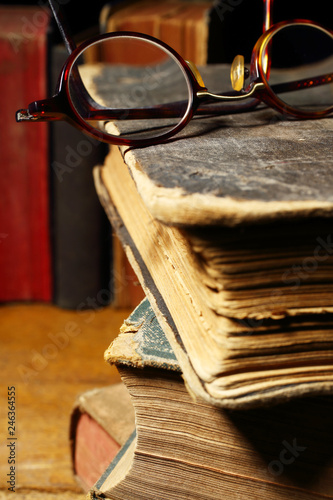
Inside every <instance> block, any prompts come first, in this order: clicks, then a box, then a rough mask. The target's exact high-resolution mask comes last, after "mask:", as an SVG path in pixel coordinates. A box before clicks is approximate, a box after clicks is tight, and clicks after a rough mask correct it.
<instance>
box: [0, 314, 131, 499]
mask: <svg viewBox="0 0 333 500" xmlns="http://www.w3.org/2000/svg"><path fill="white" fill-rule="evenodd" d="M128 314H129V311H128V310H117V311H114V310H112V309H111V308H109V307H107V308H105V309H99V310H97V309H94V308H91V309H90V310H86V311H82V312H79V311H77V310H75V311H68V310H61V309H58V308H56V307H53V306H48V305H41V304H33V305H28V304H26V305H10V306H5V307H2V308H1V309H0V317H1V320H0V325H1V326H0V339H1V347H2V349H1V357H0V370H1V396H0V398H1V405H0V407H1V413H0V416H1V436H2V437H3V438H4V439H2V444H1V448H0V471H1V483H0V498H7V496H8V495H12V493H11V492H8V490H7V485H6V474H7V473H8V468H9V465H8V448H6V446H5V444H4V441H5V440H7V434H8V431H7V427H8V426H7V387H9V386H15V390H16V436H17V448H16V462H17V469H16V472H17V473H16V497H15V498H17V499H18V500H21V499H22V500H23V499H25V498H26V499H30V498H34V499H39V498H43V499H44V498H50V499H51V498H52V499H53V498H54V499H56V498H62V500H67V499H72V498H78V499H79V498H81V496H82V495H83V494H82V493H81V492H80V489H79V488H78V486H77V484H76V483H75V480H74V478H73V475H72V469H71V461H70V448H69V439H68V437H69V417H70V413H71V410H72V407H73V404H74V401H75V398H76V396H77V395H78V394H79V393H81V392H83V391H85V390H88V389H91V388H94V387H102V386H105V385H108V384H110V383H113V382H119V381H120V377H119V375H118V372H117V370H116V368H113V367H110V366H109V365H107V364H106V363H105V362H104V359H103V354H104V351H105V349H106V348H107V347H108V346H109V343H110V341H111V340H112V339H113V338H114V337H115V336H117V335H118V333H119V328H120V326H121V324H122V322H123V320H124V318H126V317H127V316H128ZM57 495H59V497H58V496H57ZM82 498H83V496H82Z"/></svg>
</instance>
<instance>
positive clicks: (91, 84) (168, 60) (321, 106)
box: [16, 0, 333, 146]
mask: <svg viewBox="0 0 333 500" xmlns="http://www.w3.org/2000/svg"><path fill="white" fill-rule="evenodd" d="M49 4H50V7H51V9H52V11H53V15H54V16H55V19H56V21H57V24H58V26H59V28H60V31H61V33H62V35H63V38H64V41H65V44H66V46H67V49H68V51H69V52H70V55H69V57H68V59H67V61H66V63H65V65H64V67H63V69H62V72H61V75H60V78H59V83H58V86H57V89H56V93H55V95H54V96H53V97H52V98H50V99H45V100H41V101H35V102H33V103H31V104H29V107H28V109H22V110H19V111H18V112H17V114H16V119H17V121H51V120H67V121H69V122H71V123H72V124H73V125H74V126H76V127H79V128H80V129H82V130H84V131H85V132H87V133H88V134H90V135H92V136H93V137H95V138H97V139H99V140H100V141H104V142H108V143H111V144H116V145H128V146H144V145H150V144H156V143H161V142H163V141H165V140H167V139H168V138H170V137H172V136H174V135H175V134H177V133H178V132H180V130H182V129H183V128H184V127H185V125H187V124H188V123H189V121H190V120H191V118H192V117H193V116H194V115H198V114H201V115H214V114H223V113H235V112H241V111H248V110H251V109H254V108H256V107H257V106H258V105H259V104H264V105H267V106H269V107H271V108H274V109H275V110H277V111H279V112H280V113H282V114H286V115H289V116H292V117H296V118H299V119H302V118H311V119H314V118H322V117H325V116H327V115H328V114H330V113H332V111H333V73H332V70H333V31H331V30H329V29H326V28H325V27H323V26H321V25H319V24H318V23H315V22H312V21H308V20H302V19H296V20H293V21H283V22H280V23H278V24H275V25H273V26H270V10H271V5H272V0H266V1H264V5H265V20H264V27H265V31H264V33H263V34H262V36H261V37H260V38H259V40H258V41H257V43H256V44H255V46H254V49H253V52H252V58H251V62H250V69H249V70H247V69H246V68H245V65H244V58H243V57H242V56H237V57H236V58H235V60H234V62H233V64H232V67H231V83H232V89H231V90H230V91H228V92H224V93H220V92H218V93H212V92H210V91H209V90H208V89H207V88H206V87H205V85H204V83H203V80H202V77H201V75H200V73H199V72H198V70H197V68H196V67H195V66H194V65H193V64H191V63H189V62H186V61H185V60H184V59H183V58H182V57H181V56H180V55H179V54H177V53H176V52H175V51H174V50H173V49H172V48H171V47H169V46H167V45H166V44H164V43H163V42H161V41H159V40H157V39H156V38H153V37H151V36H148V35H143V34H139V33H133V32H115V33H110V34H104V35H99V36H97V37H94V38H91V39H90V40H88V41H86V42H85V43H83V44H82V45H80V46H79V47H75V44H74V42H73V40H72V38H71V36H70V35H69V31H68V28H67V26H66V23H65V21H64V19H63V16H62V13H61V12H60V10H59V6H57V8H55V4H54V0H49ZM92 47H94V48H95V49H97V50H98V53H99V54H101V55H102V59H101V60H102V63H101V64H96V65H95V67H92V68H91V67H88V65H86V64H84V60H85V56H86V54H87V52H88V51H89V50H90V49H91V48H92Z"/></svg>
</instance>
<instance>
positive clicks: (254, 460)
mask: <svg viewBox="0 0 333 500" xmlns="http://www.w3.org/2000/svg"><path fill="white" fill-rule="evenodd" d="M105 359H106V360H107V361H108V362H109V363H111V364H116V366H117V368H118V370H119V372H120V374H121V377H122V380H123V382H124V384H125V386H126V387H127V389H128V391H129V393H130V395H131V398H132V402H133V405H134V409H135V419H136V433H135V434H132V435H131V437H130V438H129V440H128V441H127V443H126V445H125V446H124V447H123V448H122V449H121V450H120V452H119V453H118V455H117V456H116V458H115V459H114V461H113V462H111V464H110V466H109V467H108V468H107V469H106V471H105V473H104V474H103V475H102V476H101V478H100V479H99V480H98V481H97V483H96V484H95V486H94V488H92V489H91V491H90V494H89V496H90V498H91V499H95V500H96V499H100V498H112V499H113V500H128V499H130V498H135V499H138V500H141V499H142V500H150V499H151V500H156V498H158V499H159V500H164V499H165V500H170V499H174V500H185V499H188V498H191V499H193V500H196V499H198V500H199V499H200V500H202V499H204V500H209V499H214V500H215V499H216V498H223V499H226V500H247V499H249V498H255V499H258V500H266V499H267V498H270V499H273V500H285V499H286V498H292V499H295V500H315V499H324V498H333V481H332V467H333V460H332V458H333V457H332V431H331V427H332V397H321V398H304V399H298V400H295V401H292V402H289V403H287V404H283V405H277V406H275V407H271V408H261V409H251V410H248V411H231V410H227V409H221V408H217V407H216V406H213V405H210V404H207V403H204V402H202V401H200V400H194V399H193V398H191V396H190V395H189V393H188V391H187V389H186V387H185V384H184V379H183V378H182V373H181V371H180V367H179V364H178V361H177V358H176V357H175V355H174V352H173V350H172V348H171V345H170V344H169V342H168V340H167V338H166V337H165V334H164V332H163V330H162V329H161V327H160V325H159V322H158V321H157V319H156V316H155V314H154V312H153V310H152V309H151V307H150V304H149V302H148V300H147V299H146V300H145V301H143V302H142V303H141V304H140V305H139V307H138V308H137V309H136V310H135V311H134V313H133V314H132V315H131V316H130V318H128V319H127V320H126V321H125V322H124V325H123V327H122V328H121V333H120V335H119V336H118V337H117V338H116V339H115V340H114V341H113V343H112V344H111V346H110V347H109V349H107V351H106V353H105Z"/></svg>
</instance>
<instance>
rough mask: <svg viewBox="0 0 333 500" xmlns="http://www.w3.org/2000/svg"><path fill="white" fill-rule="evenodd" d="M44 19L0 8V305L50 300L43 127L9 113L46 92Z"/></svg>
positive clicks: (36, 11) (39, 12)
mask: <svg viewBox="0 0 333 500" xmlns="http://www.w3.org/2000/svg"><path fill="white" fill-rule="evenodd" d="M48 26H49V14H48V13H47V11H46V10H45V9H41V8H33V7H14V8H13V7H4V6H2V7H0V31H1V37H0V70H1V78H0V94H1V96H2V99H1V101H2V104H1V124H0V137H1V160H2V161H1V163H2V172H3V173H2V175H1V176H0V191H1V197H0V246H1V251H0V283H1V287H0V301H1V302H6V301H16V300H40V301H50V300H51V296H52V274H51V245H50V218H49V173H48V172H49V163H48V131H47V125H46V124H32V125H30V124H18V123H16V122H15V111H16V110H17V109H19V108H22V107H25V106H27V104H28V103H29V102H31V101H33V100H35V99H38V98H39V99H42V98H45V97H46V93H47V79H46V67H47V43H48V41H47V31H48Z"/></svg>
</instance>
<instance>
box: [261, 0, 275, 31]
mask: <svg viewBox="0 0 333 500" xmlns="http://www.w3.org/2000/svg"><path fill="white" fill-rule="evenodd" d="M263 2H264V22H263V32H264V33H265V31H267V30H268V29H269V28H270V27H271V26H272V24H273V21H272V14H273V0H263Z"/></svg>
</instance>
